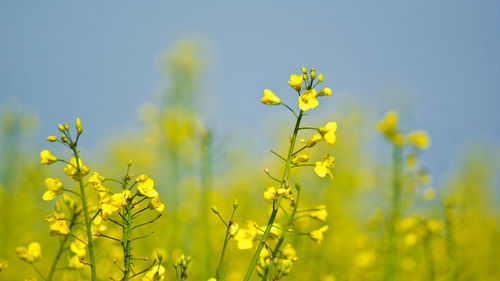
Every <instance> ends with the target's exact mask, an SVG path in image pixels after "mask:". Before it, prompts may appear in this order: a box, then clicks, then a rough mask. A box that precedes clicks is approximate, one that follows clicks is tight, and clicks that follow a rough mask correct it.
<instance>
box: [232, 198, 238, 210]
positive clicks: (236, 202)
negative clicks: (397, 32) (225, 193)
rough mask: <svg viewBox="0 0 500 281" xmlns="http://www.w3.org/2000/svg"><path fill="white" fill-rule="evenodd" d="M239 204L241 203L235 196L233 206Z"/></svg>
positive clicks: (236, 206) (235, 206)
mask: <svg viewBox="0 0 500 281" xmlns="http://www.w3.org/2000/svg"><path fill="white" fill-rule="evenodd" d="M238 205H239V202H238V199H236V198H235V199H234V201H233V208H235V209H236V208H238Z"/></svg>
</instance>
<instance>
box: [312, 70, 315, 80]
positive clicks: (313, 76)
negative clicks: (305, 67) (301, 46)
mask: <svg viewBox="0 0 500 281" xmlns="http://www.w3.org/2000/svg"><path fill="white" fill-rule="evenodd" d="M314 78H316V71H314V69H313V68H311V80H314Z"/></svg>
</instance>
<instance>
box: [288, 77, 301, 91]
mask: <svg viewBox="0 0 500 281" xmlns="http://www.w3.org/2000/svg"><path fill="white" fill-rule="evenodd" d="M303 79H304V76H303V75H298V74H292V75H290V80H289V81H288V85H290V87H292V88H294V89H295V90H297V91H300V88H301V86H302V80H303Z"/></svg>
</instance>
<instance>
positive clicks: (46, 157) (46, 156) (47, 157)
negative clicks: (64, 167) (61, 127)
mask: <svg viewBox="0 0 500 281" xmlns="http://www.w3.org/2000/svg"><path fill="white" fill-rule="evenodd" d="M56 161H57V157H55V156H54V155H52V153H50V151H49V150H47V149H45V150H42V151H41V152H40V164H47V165H50V164H53V163H55V162H56Z"/></svg>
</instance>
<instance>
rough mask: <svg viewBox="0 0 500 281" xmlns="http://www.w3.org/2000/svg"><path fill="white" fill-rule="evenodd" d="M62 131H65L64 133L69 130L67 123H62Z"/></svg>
mask: <svg viewBox="0 0 500 281" xmlns="http://www.w3.org/2000/svg"><path fill="white" fill-rule="evenodd" d="M64 130H66V131H68V130H69V126H68V123H64Z"/></svg>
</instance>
